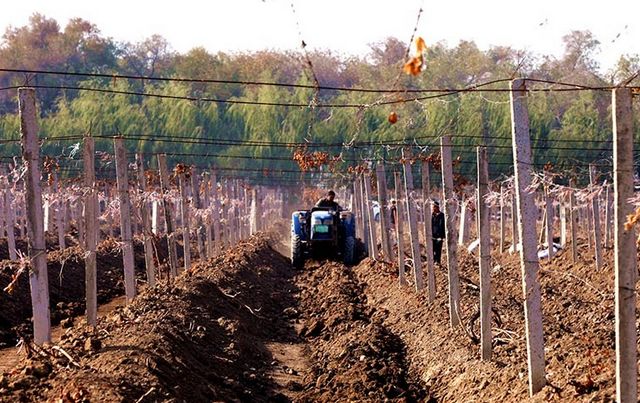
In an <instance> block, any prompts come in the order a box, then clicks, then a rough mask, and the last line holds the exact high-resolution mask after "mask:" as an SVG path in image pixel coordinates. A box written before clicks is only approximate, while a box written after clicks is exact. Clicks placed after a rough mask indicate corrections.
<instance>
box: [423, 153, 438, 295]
mask: <svg viewBox="0 0 640 403" xmlns="http://www.w3.org/2000/svg"><path fill="white" fill-rule="evenodd" d="M429 164H430V163H429V161H422V211H423V212H424V223H423V225H424V249H425V252H426V254H427V262H426V263H427V295H428V301H429V303H431V302H433V301H434V300H435V298H436V273H435V270H434V267H433V232H432V228H431V167H430V165H429Z"/></svg>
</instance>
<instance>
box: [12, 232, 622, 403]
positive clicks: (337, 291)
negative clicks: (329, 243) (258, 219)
mask: <svg viewBox="0 0 640 403" xmlns="http://www.w3.org/2000/svg"><path fill="white" fill-rule="evenodd" d="M278 232H280V233H282V232H286V231H283V230H282V229H280V230H279V231H278ZM587 249H588V248H586V246H581V249H580V259H579V262H577V263H572V262H571V256H570V252H569V251H564V252H561V253H560V254H559V256H558V257H557V258H555V259H554V260H553V261H552V262H547V261H542V262H541V271H540V275H539V277H540V281H541V286H542V296H543V310H544V315H545V316H544V330H545V343H546V344H545V345H546V347H547V350H546V361H547V365H546V369H547V379H548V385H547V386H546V387H545V388H544V390H543V391H542V392H540V393H539V394H537V395H536V396H534V397H533V398H532V399H530V398H529V397H528V390H527V368H526V344H525V336H524V314H523V304H522V286H521V277H520V265H519V258H518V256H517V255H509V254H508V253H505V254H498V253H494V255H493V258H492V266H493V273H492V286H493V289H494V298H493V304H494V326H493V337H494V345H493V352H494V356H493V360H492V361H491V362H482V361H480V359H479V345H478V342H477V337H476V336H475V335H476V334H477V333H478V327H479V325H478V320H477V311H478V287H477V283H478V265H477V258H476V257H475V256H474V255H472V254H469V253H468V252H466V251H465V250H461V251H459V265H460V279H461V292H462V301H461V311H460V314H461V316H462V318H463V326H461V327H459V328H457V329H451V328H450V326H449V314H448V305H447V279H446V270H445V269H444V268H438V269H437V273H436V279H437V298H436V301H435V302H434V303H432V304H429V303H428V302H427V300H426V296H425V295H424V294H423V293H420V294H417V293H416V292H415V291H414V289H413V287H412V285H411V284H409V285H408V286H402V287H401V286H399V285H398V284H397V269H395V268H392V267H390V266H388V265H385V264H383V263H380V262H375V261H373V260H371V259H365V260H364V261H362V262H361V263H360V264H359V265H357V266H354V267H345V266H344V265H342V264H340V263H337V262H330V261H309V262H307V264H306V265H305V268H304V269H303V270H300V271H297V270H295V269H293V268H292V267H291V265H290V264H289V262H288V259H286V258H285V257H283V256H282V254H281V253H280V252H286V245H285V244H284V243H283V242H282V240H281V239H280V238H279V237H278V236H276V235H273V234H269V235H268V234H258V235H257V236H254V237H252V238H251V239H250V240H248V241H244V242H241V243H240V244H238V245H237V246H236V247H234V248H231V249H228V250H226V251H225V253H224V254H223V255H222V256H219V257H217V258H215V259H210V260H207V261H203V262H198V263H196V264H195V265H194V266H193V267H192V269H190V270H188V271H187V272H185V273H183V274H182V275H181V276H180V277H179V278H178V279H176V280H175V281H174V282H173V283H172V284H166V283H163V284H160V285H158V286H157V287H155V288H154V289H145V290H143V292H142V293H141V294H140V296H139V297H138V298H137V299H136V300H135V301H134V302H133V303H132V304H130V305H128V306H126V307H117V308H115V310H113V311H112V312H111V313H107V314H106V315H104V316H102V317H101V318H100V319H99V323H98V326H97V327H96V328H95V329H88V328H86V326H84V324H83V323H82V322H81V321H77V323H76V324H75V325H74V326H73V327H70V328H68V329H65V330H64V332H63V334H62V335H61V336H60V341H59V342H57V343H56V344H55V345H52V346H45V347H44V348H37V347H35V346H32V345H31V344H29V347H30V348H28V349H27V350H26V351H24V352H23V353H22V357H21V359H20V361H19V363H18V365H17V366H16V367H15V368H14V369H12V370H11V371H8V372H6V373H5V374H4V375H2V377H0V401H12V402H13V401H63V402H71V401H73V402H76V401H134V402H137V401H140V402H142V401H195V402H199V401H203V402H204V401H258V402H260V401H276V402H278V401H283V402H286V401H299V402H307V401H309V402H310V401H369V402H380V401H405V402H412V401H456V402H458V401H459V402H473V401H503V402H521V401H548V400H553V401H568V402H569V401H570V402H573V401H585V402H586V401H598V402H600V401H604V402H606V401H613V400H614V397H615V376H614V375H615V373H614V365H615V354H614V313H613V274H612V260H611V259H612V256H611V252H610V251H608V252H607V254H606V259H605V260H606V262H607V264H606V266H605V267H604V268H603V269H602V270H600V271H596V270H595V269H594V267H593V256H592V254H591V253H590V252H589V251H588V250H587ZM407 277H408V278H409V280H411V278H412V273H411V272H409V271H407Z"/></svg>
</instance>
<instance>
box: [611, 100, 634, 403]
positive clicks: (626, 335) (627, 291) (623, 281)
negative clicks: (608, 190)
mask: <svg viewBox="0 0 640 403" xmlns="http://www.w3.org/2000/svg"><path fill="white" fill-rule="evenodd" d="M612 103H613V113H612V114H613V132H614V137H613V174H614V182H613V186H614V192H613V194H614V200H615V212H614V215H615V234H614V242H615V251H614V252H615V253H614V256H615V270H616V279H615V293H616V296H615V304H616V400H617V401H618V402H619V403H630V402H636V401H637V399H638V361H637V355H638V352H637V349H638V347H637V345H636V339H637V336H636V282H637V277H638V274H637V264H638V263H637V250H638V249H637V246H636V234H635V232H636V231H635V229H633V228H632V229H629V230H627V229H626V228H625V223H626V221H627V217H629V215H631V214H633V207H632V205H631V204H630V203H629V202H628V200H629V199H630V198H631V197H633V195H634V189H633V175H634V167H633V136H634V135H633V107H632V94H631V89H630V88H617V89H615V90H613V100H612Z"/></svg>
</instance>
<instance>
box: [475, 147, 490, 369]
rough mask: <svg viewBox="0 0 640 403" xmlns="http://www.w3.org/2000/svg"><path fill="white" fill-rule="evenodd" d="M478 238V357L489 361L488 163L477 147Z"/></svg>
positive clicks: (481, 148)
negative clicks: (486, 199)
mask: <svg viewBox="0 0 640 403" xmlns="http://www.w3.org/2000/svg"><path fill="white" fill-rule="evenodd" d="M477 153H478V197H477V204H478V208H477V210H476V211H477V214H478V218H477V220H478V238H479V239H480V247H479V252H480V253H479V254H478V263H479V266H480V357H481V359H482V360H483V361H490V360H491V255H490V254H491V234H490V228H489V206H487V203H486V202H485V198H486V197H487V195H488V194H489V163H488V161H487V149H486V148H485V147H478V148H477Z"/></svg>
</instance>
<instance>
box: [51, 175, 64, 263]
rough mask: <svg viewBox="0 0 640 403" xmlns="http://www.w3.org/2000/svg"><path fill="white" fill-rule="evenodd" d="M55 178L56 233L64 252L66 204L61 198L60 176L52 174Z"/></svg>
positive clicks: (59, 245) (60, 247) (59, 246)
mask: <svg viewBox="0 0 640 403" xmlns="http://www.w3.org/2000/svg"><path fill="white" fill-rule="evenodd" d="M51 175H52V176H53V189H54V194H53V197H54V198H55V209H54V211H55V213H56V231H57V232H58V248H59V249H60V250H63V249H64V248H66V245H65V241H64V203H63V201H62V197H60V184H59V183H58V175H56V173H55V172H52V173H51Z"/></svg>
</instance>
